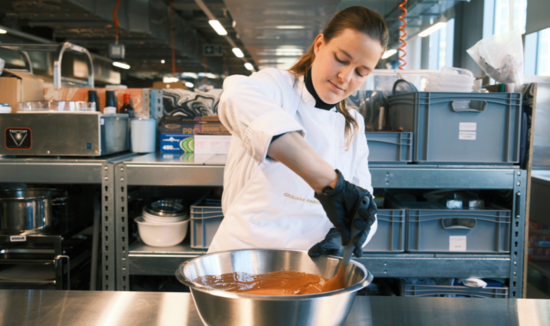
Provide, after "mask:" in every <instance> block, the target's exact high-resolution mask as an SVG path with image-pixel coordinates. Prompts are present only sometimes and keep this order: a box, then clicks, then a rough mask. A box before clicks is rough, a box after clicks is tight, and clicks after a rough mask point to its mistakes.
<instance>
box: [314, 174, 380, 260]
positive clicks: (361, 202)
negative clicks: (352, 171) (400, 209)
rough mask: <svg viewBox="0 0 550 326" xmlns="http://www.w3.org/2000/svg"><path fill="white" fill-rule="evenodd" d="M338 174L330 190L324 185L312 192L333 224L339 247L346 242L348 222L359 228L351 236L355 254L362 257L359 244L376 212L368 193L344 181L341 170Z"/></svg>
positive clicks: (361, 242)
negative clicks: (337, 234)
mask: <svg viewBox="0 0 550 326" xmlns="http://www.w3.org/2000/svg"><path fill="white" fill-rule="evenodd" d="M336 173H338V182H337V183H336V186H335V187H334V189H332V188H331V187H325V189H323V192H322V193H321V194H317V193H315V195H314V196H315V198H317V200H319V202H320V203H321V205H322V206H323V209H324V210H325V212H326V213H327V216H328V218H329V220H330V221H331V222H332V224H334V227H335V228H336V230H338V233H340V236H341V239H342V242H341V243H342V246H346V245H347V244H348V242H349V241H350V230H351V224H352V223H353V226H354V227H355V228H356V229H358V230H360V232H359V234H358V235H357V236H356V237H355V238H354V239H352V240H353V243H354V245H355V251H354V253H355V256H357V257H361V256H362V246H363V243H364V242H365V240H366V239H367V236H368V234H369V231H370V228H371V226H372V225H373V224H374V222H375V221H376V216H375V214H376V212H377V211H378V209H377V207H376V204H375V203H374V198H373V197H372V195H371V193H370V192H369V191H367V190H365V189H363V188H361V187H359V186H356V185H354V184H352V183H349V182H347V181H346V180H345V179H344V176H343V175H342V173H341V172H340V171H338V170H336Z"/></svg>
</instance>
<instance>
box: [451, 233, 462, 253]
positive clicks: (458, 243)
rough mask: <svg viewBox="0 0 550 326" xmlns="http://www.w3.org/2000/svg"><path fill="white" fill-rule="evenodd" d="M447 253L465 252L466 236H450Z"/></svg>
mask: <svg viewBox="0 0 550 326" xmlns="http://www.w3.org/2000/svg"><path fill="white" fill-rule="evenodd" d="M449 251H466V236H465V235H464V236H450V237H449Z"/></svg>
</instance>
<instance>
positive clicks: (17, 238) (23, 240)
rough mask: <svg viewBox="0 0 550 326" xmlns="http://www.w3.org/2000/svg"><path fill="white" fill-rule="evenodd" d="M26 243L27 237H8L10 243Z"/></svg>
mask: <svg viewBox="0 0 550 326" xmlns="http://www.w3.org/2000/svg"><path fill="white" fill-rule="evenodd" d="M25 241H27V236H25V235H10V242H25Z"/></svg>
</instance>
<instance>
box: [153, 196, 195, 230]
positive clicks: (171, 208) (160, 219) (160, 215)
mask: <svg viewBox="0 0 550 326" xmlns="http://www.w3.org/2000/svg"><path fill="white" fill-rule="evenodd" d="M143 219H144V220H145V221H147V222H151V223H156V224H158V223H163V224H164V223H176V222H181V221H184V220H187V219H189V215H188V214H187V213H186V211H185V207H184V206H183V205H182V204H180V203H179V202H177V201H176V200H174V199H163V200H157V201H155V202H152V203H151V204H150V205H147V206H145V207H144V208H143Z"/></svg>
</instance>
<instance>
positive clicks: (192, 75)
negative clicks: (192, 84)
mask: <svg viewBox="0 0 550 326" xmlns="http://www.w3.org/2000/svg"><path fill="white" fill-rule="evenodd" d="M181 78H192V79H198V78H199V75H197V73H195V72H182V73H181Z"/></svg>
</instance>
